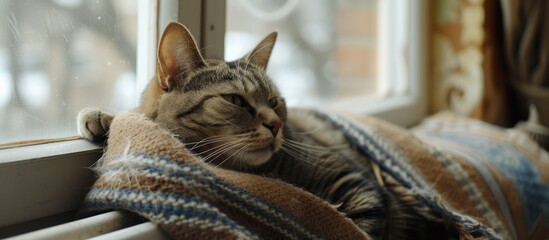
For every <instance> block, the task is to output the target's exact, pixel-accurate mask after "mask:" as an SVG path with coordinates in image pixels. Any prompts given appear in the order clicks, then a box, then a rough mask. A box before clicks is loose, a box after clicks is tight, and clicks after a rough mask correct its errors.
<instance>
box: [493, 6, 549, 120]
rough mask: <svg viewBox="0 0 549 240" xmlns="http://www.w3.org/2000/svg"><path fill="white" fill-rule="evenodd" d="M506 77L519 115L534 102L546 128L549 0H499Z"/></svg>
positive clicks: (548, 98) (525, 113)
mask: <svg viewBox="0 0 549 240" xmlns="http://www.w3.org/2000/svg"><path fill="white" fill-rule="evenodd" d="M500 4H501V13H502V23H503V39H502V42H503V47H504V49H503V53H504V55H505V56H504V60H505V71H506V72H507V74H506V75H507V76H506V80H507V81H508V83H510V86H511V88H512V89H513V92H514V93H516V97H517V98H516V100H517V101H516V103H518V108H517V109H518V110H519V111H518V112H517V114H518V116H519V117H521V118H523V119H524V118H525V116H527V115H528V106H529V105H530V104H533V105H535V107H536V108H537V111H538V113H539V117H540V119H539V121H540V123H541V125H543V126H545V127H549V14H548V13H549V1H546V0H500Z"/></svg>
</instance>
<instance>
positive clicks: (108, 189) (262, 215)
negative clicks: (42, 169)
mask: <svg viewBox="0 0 549 240" xmlns="http://www.w3.org/2000/svg"><path fill="white" fill-rule="evenodd" d="M317 114H318V116H319V117H320V118H323V119H324V120H325V121H326V124H332V125H334V126H336V127H338V128H339V129H340V130H341V131H342V132H343V133H344V134H345V135H346V137H347V138H348V139H349V141H351V142H352V143H354V145H355V146H356V147H357V149H358V150H359V151H361V152H362V153H363V154H364V155H365V156H367V157H368V158H369V159H371V161H372V163H373V164H376V165H378V166H379V168H380V169H381V170H382V171H383V173H384V174H389V175H390V176H392V177H393V178H394V179H396V180H397V181H398V182H399V183H400V184H401V185H402V186H404V187H406V188H407V189H408V190H409V193H413V196H415V197H416V198H417V199H419V200H420V201H421V202H422V203H423V204H424V205H425V206H426V207H428V208H430V209H432V210H433V211H434V212H436V213H437V214H438V216H439V217H440V218H441V219H446V220H447V221H449V222H451V223H452V224H455V226H456V229H458V231H459V234H460V236H461V237H463V238H479V239H500V238H514V239H528V238H531V239H543V238H544V237H546V236H547V223H549V221H548V219H549V218H548V217H547V216H548V214H547V213H548V211H547V210H548V209H549V207H548V203H549V200H548V199H549V185H548V182H549V157H548V156H547V153H546V152H544V151H542V150H541V149H540V148H539V147H537V146H536V145H535V144H534V143H533V142H531V141H530V140H529V139H528V138H527V137H526V136H525V135H524V134H521V133H520V132H516V131H511V130H502V129H497V128H495V127H492V126H488V125H486V124H483V123H480V122H475V121H471V120H465V119H460V118H456V117H454V116H449V115H440V116H435V117H433V118H431V119H429V120H426V121H425V123H424V124H423V125H421V126H420V127H418V128H416V129H414V130H413V131H408V130H405V129H402V128H399V127H396V126H394V125H391V124H389V123H386V122H383V121H380V120H377V119H374V118H369V117H365V116H355V115H352V114H346V113H345V114H343V113H333V112H318V113H317ZM471 125H474V126H476V127H471ZM463 128H465V130H467V131H465V130H464V129H463ZM447 129H448V130H447ZM480 129H482V131H481V130H480ZM467 132H471V135H469V134H467ZM454 133H456V134H454ZM458 133H459V134H458ZM456 136H458V137H456ZM473 136H474V137H473ZM459 144H461V145H459ZM457 145H459V147H456V146H457ZM466 149H469V150H466ZM470 149H472V150H470ZM94 169H95V171H96V172H97V174H98V179H97V181H96V182H95V184H94V185H93V186H92V189H91V190H90V192H89V193H88V195H87V197H86V199H85V201H84V206H83V207H84V209H86V210H87V211H104V210H112V209H119V210H125V211H129V212H132V213H135V214H138V215H140V216H142V217H144V218H146V219H148V220H150V221H151V222H153V223H155V224H156V225H158V226H159V227H160V228H161V229H162V230H164V231H165V232H166V233H167V234H168V235H169V236H171V237H172V238H174V239H263V238H266V239H369V236H368V234H367V233H364V232H362V231H361V230H360V229H359V228H358V227H357V226H356V225H354V224H353V222H352V221H351V220H350V219H348V218H347V217H346V216H345V215H344V214H343V213H340V212H338V211H337V208H336V207H335V206H333V205H331V204H329V203H328V202H326V201H324V200H322V199H319V198H318V197H316V196H314V195H312V194H310V193H308V192H306V191H304V190H302V189H300V188H297V187H294V186H292V185H290V184H287V183H284V182H282V181H280V180H276V179H271V178H267V177H263V176H257V175H252V174H246V173H242V172H236V171H231V170H226V169H221V168H216V167H214V166H210V165H208V164H205V163H204V162H202V161H201V160H200V158H198V157H196V156H194V155H192V154H191V153H189V152H188V151H187V150H186V148H185V146H184V143H181V142H179V141H178V140H177V139H176V138H175V137H173V136H172V135H171V134H170V133H169V132H167V131H166V130H164V129H162V128H161V127H159V126H158V125H156V124H155V123H154V122H152V121H150V120H149V119H147V118H146V117H144V116H142V115H139V114H136V113H124V114H121V115H119V116H117V117H116V118H115V119H114V121H113V123H112V125H111V129H110V133H109V140H108V147H107V148H106V151H105V153H104V155H103V157H102V158H101V159H100V161H98V163H97V164H96V166H95V168H94Z"/></svg>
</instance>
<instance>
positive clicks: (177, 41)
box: [157, 22, 206, 91]
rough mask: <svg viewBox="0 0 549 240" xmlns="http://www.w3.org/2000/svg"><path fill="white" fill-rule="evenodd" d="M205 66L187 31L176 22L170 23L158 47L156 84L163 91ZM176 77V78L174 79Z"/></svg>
mask: <svg viewBox="0 0 549 240" xmlns="http://www.w3.org/2000/svg"><path fill="white" fill-rule="evenodd" d="M204 66H206V62H205V61H204V59H203V58H202V55H200V51H199V50H198V46H197V45H196V42H195V40H194V38H193V36H192V35H191V33H190V32H189V30H188V29H187V28H186V27H185V26H183V25H182V24H181V23H178V22H170V23H169V24H168V26H167V27H166V29H165V30H164V33H162V37H161V38H160V44H159V46H158V63H157V72H158V75H159V76H158V84H159V85H160V87H161V88H162V89H164V90H165V91H167V90H169V89H171V88H173V87H174V86H176V85H177V84H181V83H177V82H174V81H181V80H182V79H186V76H188V75H189V74H190V73H192V72H193V71H195V70H197V69H199V68H202V67H204ZM176 76H177V78H176Z"/></svg>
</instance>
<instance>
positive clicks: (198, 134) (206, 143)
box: [78, 22, 447, 239]
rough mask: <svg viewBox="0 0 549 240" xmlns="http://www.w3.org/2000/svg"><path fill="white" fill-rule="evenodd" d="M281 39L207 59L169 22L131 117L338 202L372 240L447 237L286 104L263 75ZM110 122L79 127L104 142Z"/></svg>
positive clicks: (94, 115)
mask: <svg viewBox="0 0 549 240" xmlns="http://www.w3.org/2000/svg"><path fill="white" fill-rule="evenodd" d="M276 38H277V33H276V32H273V33H271V34H269V35H267V36H266V37H265V38H264V39H263V40H262V41H260V43H259V44H258V45H257V46H255V48H253V50H252V51H251V52H249V53H248V54H246V55H245V56H244V57H242V58H240V59H238V60H235V61H231V62H225V61H222V60H217V59H203V57H202V56H201V54H200V51H199V50H198V47H197V45H196V42H195V41H194V38H193V37H192V35H191V33H190V32H189V31H188V30H187V28H186V27H185V26H183V25H181V24H180V23H176V22H172V23H170V24H169V25H168V26H167V27H166V29H165V31H164V33H163V34H162V37H161V39H160V43H159V48H158V63H157V74H156V76H155V77H154V78H153V79H152V80H151V82H150V83H149V84H148V86H147V87H146V89H145V90H144V92H143V95H142V98H141V102H140V104H139V107H138V108H137V109H136V110H135V111H137V112H140V113H142V114H144V115H145V116H147V117H148V118H150V119H152V120H153V121H154V122H156V123H157V124H158V125H160V126H161V127H164V128H166V129H168V130H169V131H170V132H171V133H173V134H174V136H176V137H177V138H178V139H179V140H180V141H182V142H184V143H186V146H188V149H189V150H190V151H191V152H193V153H194V154H196V155H198V156H200V157H201V158H202V159H203V160H204V161H205V162H208V163H210V164H213V165H215V166H219V167H223V168H229V169H233V170H238V171H246V172H251V173H255V174H261V175H264V176H268V177H273V178H279V179H282V180H284V181H286V182H289V183H291V184H294V185H296V186H298V187H300V188H303V189H306V190H307V191H309V192H311V193H313V194H315V195H317V196H319V197H321V198H323V199H325V200H328V201H329V202H331V203H333V204H337V205H338V209H339V210H340V211H341V212H343V213H345V214H346V215H347V216H348V217H349V218H350V219H352V220H353V221H354V222H355V223H356V224H357V226H359V227H360V228H361V229H362V230H363V231H364V232H365V233H366V234H368V235H369V236H371V237H372V238H374V239H420V238H421V239H445V238H447V236H446V234H447V233H446V232H445V231H444V230H440V231H439V230H436V229H444V227H443V226H441V225H439V223H435V222H430V221H428V220H427V219H426V218H425V217H422V216H420V215H419V214H417V213H416V209H414V208H413V207H411V206H409V204H405V203H403V202H402V201H401V200H399V198H398V196H396V194H394V193H393V191H391V190H390V189H389V188H387V187H383V186H381V184H380V183H379V182H378V181H377V180H376V177H375V176H374V173H373V171H372V169H371V167H370V164H369V161H368V159H366V157H364V156H363V155H361V154H360V153H358V151H356V150H355V149H354V148H353V146H352V144H350V143H349V142H348V141H347V140H346V138H345V137H344V136H343V134H342V133H341V132H339V131H338V130H337V129H335V128H334V127H333V126H331V125H329V124H327V123H325V122H324V121H322V120H321V119H320V118H319V117H318V116H316V114H314V113H313V112H310V111H304V110H299V109H288V108H287V107H286V103H285V100H284V98H283V97H282V96H281V94H280V92H279V91H278V89H277V88H276V86H275V85H274V84H273V83H272V82H271V80H270V78H269V77H268V76H267V74H266V71H265V70H266V68H267V65H268V62H269V59H270V55H271V52H272V50H273V47H274V44H275V41H276ZM113 118H114V115H112V114H109V113H107V112H104V111H101V110H98V109H84V110H82V111H81V112H80V114H79V116H78V126H79V131H80V133H81V135H82V136H83V137H84V138H85V139H88V140H90V141H92V142H96V143H104V142H105V141H106V138H107V135H108V131H109V125H110V123H111V121H112V120H113ZM356 165H359V166H361V167H360V168H357V167H356ZM357 169H361V170H357Z"/></svg>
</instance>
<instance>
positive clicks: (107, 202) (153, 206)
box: [85, 188, 253, 236]
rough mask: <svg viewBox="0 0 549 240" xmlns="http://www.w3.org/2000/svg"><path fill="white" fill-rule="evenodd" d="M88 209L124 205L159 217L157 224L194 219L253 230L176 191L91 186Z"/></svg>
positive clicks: (131, 209) (231, 227)
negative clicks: (164, 191)
mask: <svg viewBox="0 0 549 240" xmlns="http://www.w3.org/2000/svg"><path fill="white" fill-rule="evenodd" d="M85 204H86V206H85V207H86V208H89V209H109V208H115V209H120V208H123V209H125V210H129V211H132V212H137V213H140V214H141V215H143V216H145V217H147V218H150V219H152V220H153V221H154V219H157V220H159V221H160V222H158V223H160V224H162V223H167V222H169V221H174V220H175V219H177V220H179V221H191V220H192V221H194V222H197V223H200V225H207V226H211V227H212V229H219V230H229V231H230V230H238V231H239V232H242V233H245V234H246V235H247V236H253V234H252V233H251V232H250V231H248V230H247V229H246V228H244V227H242V226H241V225H238V224H236V223H235V222H234V221H232V220H231V219H230V218H228V217H227V216H226V215H225V214H223V213H222V212H220V211H219V210H218V209H217V208H216V207H214V206H212V205H211V204H209V203H208V202H206V201H205V200H203V199H201V198H197V197H192V196H186V195H182V194H175V193H161V192H152V191H147V190H143V189H140V190H129V189H103V188H95V189H92V190H91V191H90V192H89V194H88V197H87V201H86V202H85Z"/></svg>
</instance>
